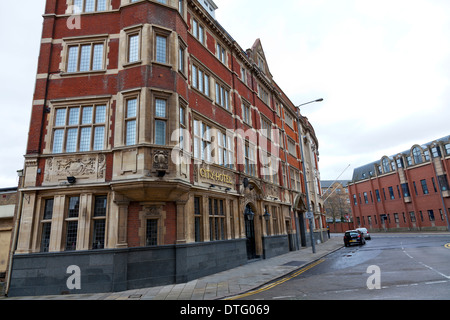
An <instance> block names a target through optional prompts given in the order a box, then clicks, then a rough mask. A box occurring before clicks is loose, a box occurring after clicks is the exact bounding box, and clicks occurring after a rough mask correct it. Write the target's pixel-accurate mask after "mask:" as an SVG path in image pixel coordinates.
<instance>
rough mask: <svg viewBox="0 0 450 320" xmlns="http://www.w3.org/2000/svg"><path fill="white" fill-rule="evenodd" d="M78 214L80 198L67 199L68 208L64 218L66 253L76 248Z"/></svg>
mask: <svg viewBox="0 0 450 320" xmlns="http://www.w3.org/2000/svg"><path fill="white" fill-rule="evenodd" d="M79 212H80V197H71V198H69V206H68V209H67V218H66V246H65V249H66V251H73V250H76V248H77V236H78V216H79Z"/></svg>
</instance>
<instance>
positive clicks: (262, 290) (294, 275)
mask: <svg viewBox="0 0 450 320" xmlns="http://www.w3.org/2000/svg"><path fill="white" fill-rule="evenodd" d="M324 261H325V259H321V260H319V261H316V262H315V263H313V264H310V265H309V266H307V267H305V268H302V269H300V270H298V271H297V272H295V273H293V274H291V275H290V276H287V277H285V278H282V279H280V280H278V281H275V282H273V283H270V284H268V285H266V286H264V287H262V288H260V289H257V290H253V291H250V292H247V293H244V294H241V295H238V296H235V297H230V298H226V299H225V300H237V299H242V298H245V297H249V296H252V295H255V294H257V293H261V292H264V291H267V290H270V289H272V288H275V287H277V286H279V285H280V284H283V283H285V282H286V281H289V280H291V279H294V278H296V277H298V276H299V275H301V274H302V273H304V272H306V271H308V270H309V269H312V268H314V267H315V266H318V265H319V264H321V263H322V262H324Z"/></svg>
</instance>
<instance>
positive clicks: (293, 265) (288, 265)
mask: <svg viewBox="0 0 450 320" xmlns="http://www.w3.org/2000/svg"><path fill="white" fill-rule="evenodd" d="M305 263H306V262H305V261H291V262H288V263H285V264H283V266H286V267H300V266H302V265H304V264H305Z"/></svg>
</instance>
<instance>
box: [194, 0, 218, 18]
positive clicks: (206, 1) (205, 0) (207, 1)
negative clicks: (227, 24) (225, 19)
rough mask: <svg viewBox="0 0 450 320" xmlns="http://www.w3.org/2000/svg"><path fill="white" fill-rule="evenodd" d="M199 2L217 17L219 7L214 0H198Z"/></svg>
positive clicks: (212, 15)
mask: <svg viewBox="0 0 450 320" xmlns="http://www.w3.org/2000/svg"><path fill="white" fill-rule="evenodd" d="M198 2H199V3H200V4H201V5H202V6H203V8H205V9H206V11H207V12H208V13H209V14H210V15H211V17H213V18H214V19H216V10H217V9H218V8H219V7H218V6H217V5H216V4H215V3H214V1H213V0H198Z"/></svg>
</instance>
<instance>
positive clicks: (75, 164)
mask: <svg viewBox="0 0 450 320" xmlns="http://www.w3.org/2000/svg"><path fill="white" fill-rule="evenodd" d="M105 170H106V156H105V155H104V154H99V155H92V156H78V157H54V158H48V159H47V161H46V165H45V179H44V182H46V183H55V182H59V181H60V180H65V179H66V178H67V177H70V176H74V177H79V178H88V179H95V180H97V179H103V178H104V177H105Z"/></svg>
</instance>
